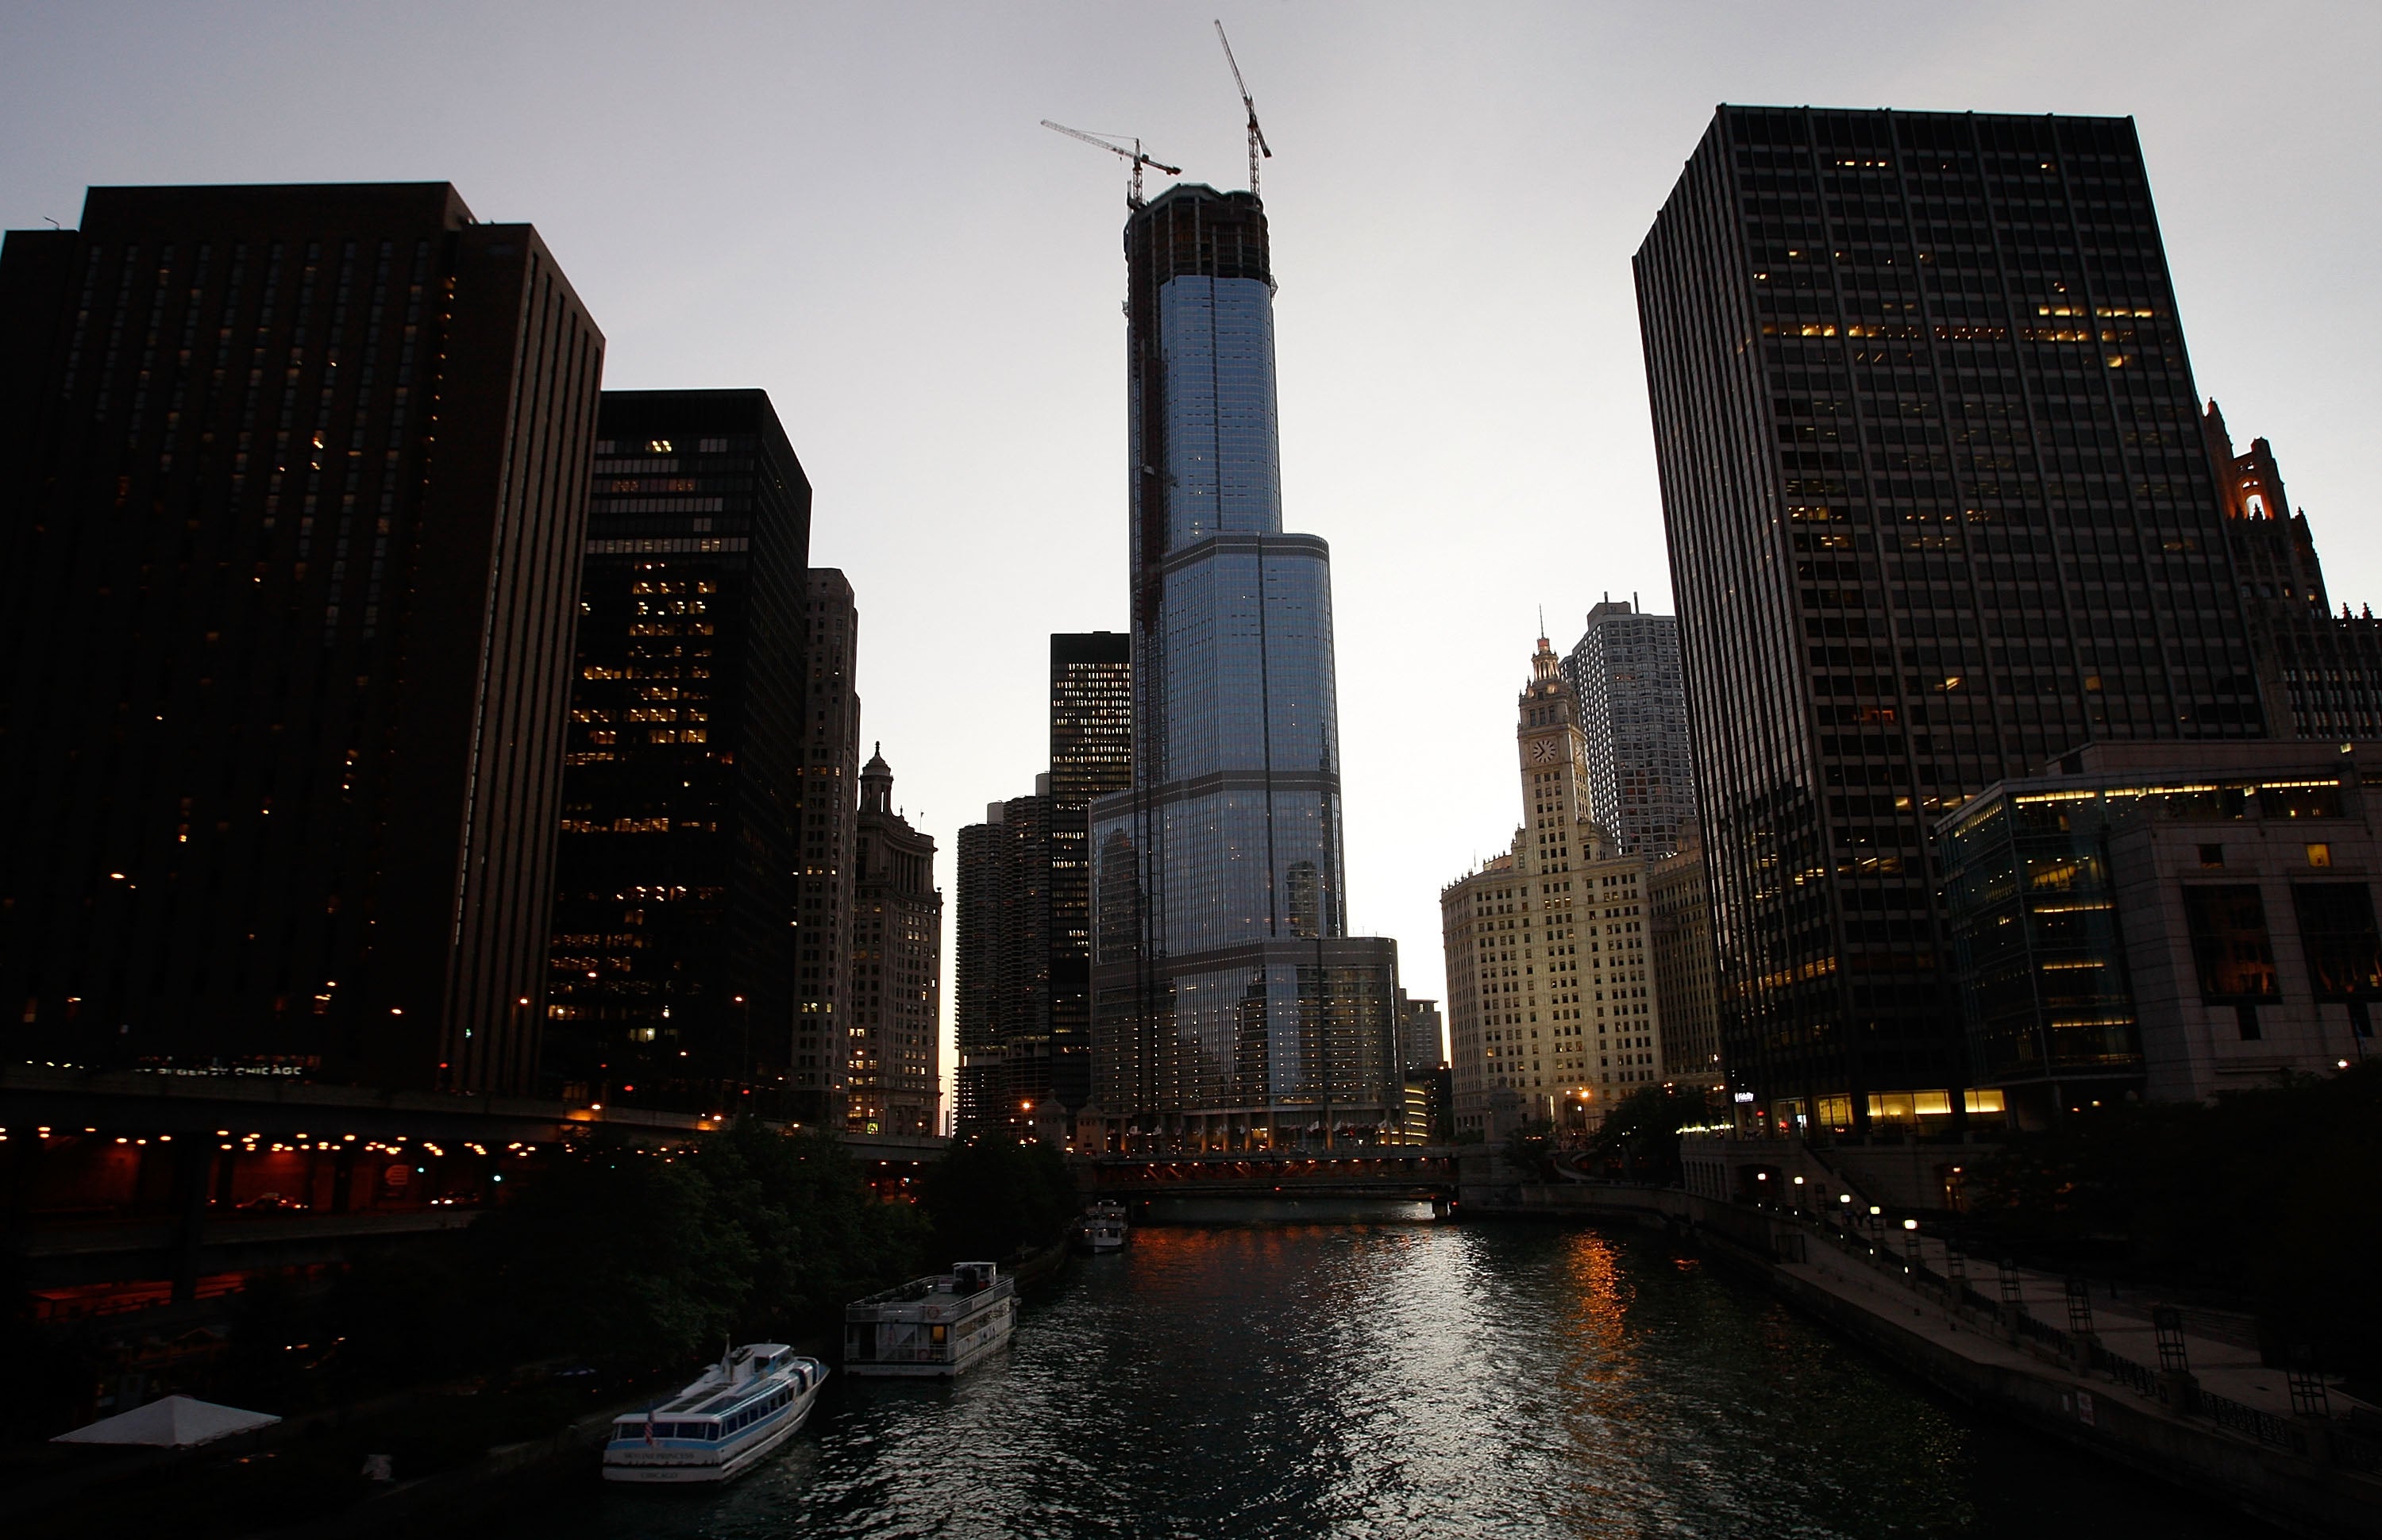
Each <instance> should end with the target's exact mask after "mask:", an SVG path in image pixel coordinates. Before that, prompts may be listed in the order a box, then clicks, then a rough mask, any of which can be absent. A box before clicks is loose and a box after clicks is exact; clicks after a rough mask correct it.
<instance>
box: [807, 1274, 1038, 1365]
mask: <svg viewBox="0 0 2382 1540" xmlns="http://www.w3.org/2000/svg"><path fill="white" fill-rule="evenodd" d="M1016 1295H1017V1286H1016V1284H1015V1282H1014V1281H1013V1280H1012V1279H1009V1278H1005V1277H1001V1269H1000V1268H999V1267H996V1266H994V1265H992V1264H991V1263H989V1262H959V1263H953V1264H952V1270H951V1271H950V1272H948V1273H936V1274H933V1275H931V1276H929V1277H923V1278H914V1279H912V1280H911V1281H910V1282H908V1283H905V1284H903V1285H902V1286H901V1287H900V1288H899V1289H887V1290H885V1292H883V1293H882V1294H871V1295H870V1296H869V1297H868V1298H866V1299H865V1300H858V1301H855V1302H853V1303H851V1304H848V1305H846V1306H844V1307H843V1365H844V1369H845V1371H846V1372H847V1373H849V1374H854V1375H905V1376H909V1377H914V1378H918V1377H929V1376H937V1375H939V1376H942V1377H945V1378H948V1377H950V1376H951V1375H956V1374H959V1373H960V1372H961V1371H963V1370H964V1369H966V1368H967V1367H969V1366H970V1365H971V1364H973V1363H976V1361H977V1360H979V1359H981V1358H983V1357H984V1356H985V1355H986V1354H988V1353H989V1352H991V1351H993V1350H994V1349H995V1348H998V1347H1000V1346H1001V1344H1002V1343H1003V1342H1006V1341H1008V1340H1009V1334H1010V1332H1011V1331H1013V1330H1014V1329H1015V1327H1016V1326H1017V1297H1016Z"/></svg>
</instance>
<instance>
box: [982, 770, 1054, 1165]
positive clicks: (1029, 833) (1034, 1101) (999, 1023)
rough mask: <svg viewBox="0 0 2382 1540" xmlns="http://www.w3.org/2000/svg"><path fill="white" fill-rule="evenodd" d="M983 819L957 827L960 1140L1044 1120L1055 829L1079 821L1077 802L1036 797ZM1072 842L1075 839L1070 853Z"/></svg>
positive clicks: (1050, 1093)
mask: <svg viewBox="0 0 2382 1540" xmlns="http://www.w3.org/2000/svg"><path fill="white" fill-rule="evenodd" d="M1041 778H1044V779H1047V777H1041ZM984 816H985V821H984V822H983V823H981V824H971V825H968V826H967V827H965V828H964V829H962V830H960V879H959V882H960V887H959V906H960V908H959V915H958V931H959V947H960V955H959V959H958V964H959V965H958V970H957V972H956V973H955V975H954V978H953V987H954V988H956V989H957V990H958V992H959V995H958V999H957V1001H956V1002H955V1003H956V1009H955V1011H954V1012H953V1016H954V1021H953V1023H952V1025H953V1028H954V1030H955V1034H956V1037H957V1040H958V1046H959V1052H960V1084H959V1093H958V1097H957V1106H956V1108H955V1115H954V1122H953V1131H954V1132H956V1133H958V1134H960V1135H962V1136H963V1137H964V1136H966V1135H968V1134H972V1133H979V1132H983V1131H987V1130H989V1129H992V1128H997V1127H1003V1126H1014V1125H1019V1124H1024V1123H1031V1122H1034V1121H1036V1120H1037V1119H1036V1115H1037V1114H1038V1113H1039V1114H1041V1115H1043V1118H1045V1119H1046V1120H1047V1118H1048V1117H1049V1114H1050V1111H1051V1108H1050V1105H1049V1104H1050V1102H1051V1100H1052V1098H1053V1097H1054V1096H1055V1095H1056V1091H1055V1089H1054V1087H1053V1084H1052V1079H1053V1030H1052V1029H1053V1021H1054V1005H1055V1001H1054V996H1055V994H1056V989H1055V984H1056V980H1057V974H1058V972H1059V965H1060V963H1061V961H1062V953H1063V947H1062V945H1061V939H1060V933H1059V929H1058V926H1057V923H1056V913H1057V908H1058V904H1057V897H1056V895H1057V891H1058V888H1059V887H1060V886H1061V880H1062V875H1063V874H1062V870H1061V868H1060V863H1059V862H1060V858H1059V855H1058V851H1059V850H1060V849H1062V840H1061V837H1060V831H1061V830H1062V827H1064V826H1065V825H1071V824H1072V825H1073V826H1074V828H1075V829H1076V830H1077V831H1080V830H1081V829H1082V827H1083V816H1084V815H1083V809H1082V806H1081V804H1077V805H1075V806H1074V807H1073V808H1067V807H1065V806H1063V805H1062V804H1061V803H1060V802H1059V801H1058V800H1057V799H1055V798H1052V797H1049V796H1044V795H1042V794H1040V793H1037V794H1036V795H1034V796H1031V797H1013V798H1011V799H1010V800H1009V801H1005V802H994V803H992V804H990V805H989V806H988V807H987V808H986V809H985V813H984ZM1081 846H1082V841H1081V839H1080V838H1078V839H1077V840H1076V841H1075V842H1074V848H1075V849H1081ZM1077 1009H1078V1010H1080V1009H1081V1005H1080V1002H1079V1003H1078V1005H1077ZM1062 1105H1063V1104H1062ZM1074 1105H1076V1106H1080V1105H1081V1102H1080V1098H1079V1099H1078V1102H1077V1103H1076V1104H1074Z"/></svg>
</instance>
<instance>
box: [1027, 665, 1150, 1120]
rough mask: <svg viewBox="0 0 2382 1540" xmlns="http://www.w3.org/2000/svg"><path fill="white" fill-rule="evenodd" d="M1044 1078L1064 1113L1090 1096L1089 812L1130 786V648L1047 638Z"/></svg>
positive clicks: (1076, 1108)
mask: <svg viewBox="0 0 2382 1540" xmlns="http://www.w3.org/2000/svg"><path fill="white" fill-rule="evenodd" d="M1049 782H1050V784H1049V795H1050V803H1051V807H1050V1030H1049V1054H1048V1058H1049V1074H1048V1076H1047V1077H1045V1083H1044V1084H1043V1085H1042V1087H1041V1094H1044V1095H1048V1096H1054V1097H1056V1098H1057V1099H1058V1101H1059V1102H1060V1104H1061V1105H1062V1106H1064V1107H1066V1109H1067V1110H1068V1111H1070V1112H1075V1111H1080V1110H1081V1109H1082V1108H1083V1106H1084V1105H1085V1104H1086V1103H1087V1102H1088V1101H1090V1100H1091V1095H1092V1047H1091V1042H1092V862H1091V805H1092V803H1093V801H1095V800H1097V799H1099V798H1101V797H1106V796H1108V795H1110V794H1111V793H1113V792H1118V791H1123V790H1127V789H1129V788H1131V787H1132V785H1133V639H1132V637H1131V636H1129V635H1127V634H1126V633H1124V632H1123V631H1087V632H1079V633H1074V634H1068V633H1064V632H1062V633H1058V634H1054V635H1053V636H1052V637H1051V638H1050V777H1049Z"/></svg>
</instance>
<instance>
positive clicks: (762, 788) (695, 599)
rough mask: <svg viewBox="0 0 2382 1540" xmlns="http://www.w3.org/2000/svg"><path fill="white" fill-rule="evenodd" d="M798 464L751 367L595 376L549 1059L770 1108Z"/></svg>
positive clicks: (793, 843)
mask: <svg viewBox="0 0 2382 1540" xmlns="http://www.w3.org/2000/svg"><path fill="white" fill-rule="evenodd" d="M810 497H811V488H810V482H809V479H808V478H807V477H805V476H804V473H803V468H802V464H801V462H800V461H799V460H798V459H797V458H795V456H794V451H793V446H792V445H791V444H790V443H788V442H787V439H786V434H785V430H784V428H783V427H782V426H780V423H779V422H778V414H777V412H776V411H775V410H774V409H771V407H770V405H769V399H768V397H767V395H766V394H764V393H763V392H761V391H757V390H689V391H669V390H637V391H617V390H616V391H607V392H605V393H604V397H603V403H602V406H601V407H600V409H598V412H597V418H596V440H595V474H594V480H593V483H592V486H591V489H590V493H589V496H588V524H587V543H586V561H585V567H584V568H583V578H582V581H581V588H580V592H581V605H580V617H579V629H578V642H577V659H576V664H575V666H574V668H573V671H572V675H573V677H572V679H571V720H570V723H569V726H568V727H567V729H566V730H567V734H568V752H567V754H566V756H565V763H566V767H565V769H564V772H563V785H562V818H561V835H560V837H559V842H558V848H557V853H556V858H555V904H554V922H553V925H554V929H553V946H552V951H551V953H550V959H549V968H548V974H547V992H546V1056H545V1062H544V1065H543V1075H542V1079H543V1081H544V1082H545V1083H546V1086H547V1087H548V1088H549V1090H551V1091H553V1092H554V1093H556V1094H559V1095H561V1096H563V1097H564V1098H565V1099H567V1100H584V1099H588V1098H591V1097H592V1098H593V1099H594V1100H596V1101H600V1102H606V1103H609V1104H613V1105H618V1106H661V1107H671V1108H675V1109H678V1110H681V1111H689V1112H714V1113H716V1112H735V1111H746V1110H749V1111H755V1112H759V1113H762V1114H764V1115H767V1116H771V1117H783V1116H787V1115H789V1114H791V1113H792V1111H793V1110H794V1105H793V1103H792V1098H791V1096H790V1095H789V1092H790V1089H791V1087H792V1083H793V1082H792V1077H793V1075H794V1074H795V1072H796V1066H795V1056H794V1046H793V1033H794V1027H793V1023H794V1010H793V1005H794V952H795V935H796V932H795V928H794V920H795V918H796V914H797V911H796V909H795V902H794V883H795V871H796V868H797V867H798V866H799V865H800V863H801V857H800V854H799V845H798V840H797V837H796V824H795V820H796V817H797V812H796V801H795V799H796V794H797V788H799V787H800V786H801V784H802V780H801V771H802V764H803V718H802V708H803V696H804V632H805V629H806V626H805V621H804V606H805V600H804V586H805V581H806V575H807V573H808V570H809V567H810V561H809V550H810Z"/></svg>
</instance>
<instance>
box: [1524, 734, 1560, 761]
mask: <svg viewBox="0 0 2382 1540" xmlns="http://www.w3.org/2000/svg"><path fill="white" fill-rule="evenodd" d="M1560 752H1562V751H1561V750H1559V749H1557V748H1556V747H1555V740H1554V739H1552V738H1542V739H1539V740H1538V741H1537V742H1536V743H1533V744H1531V745H1530V763H1531V764H1553V763H1554V762H1555V756H1556V755H1557V754H1558V753H1560Z"/></svg>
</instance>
